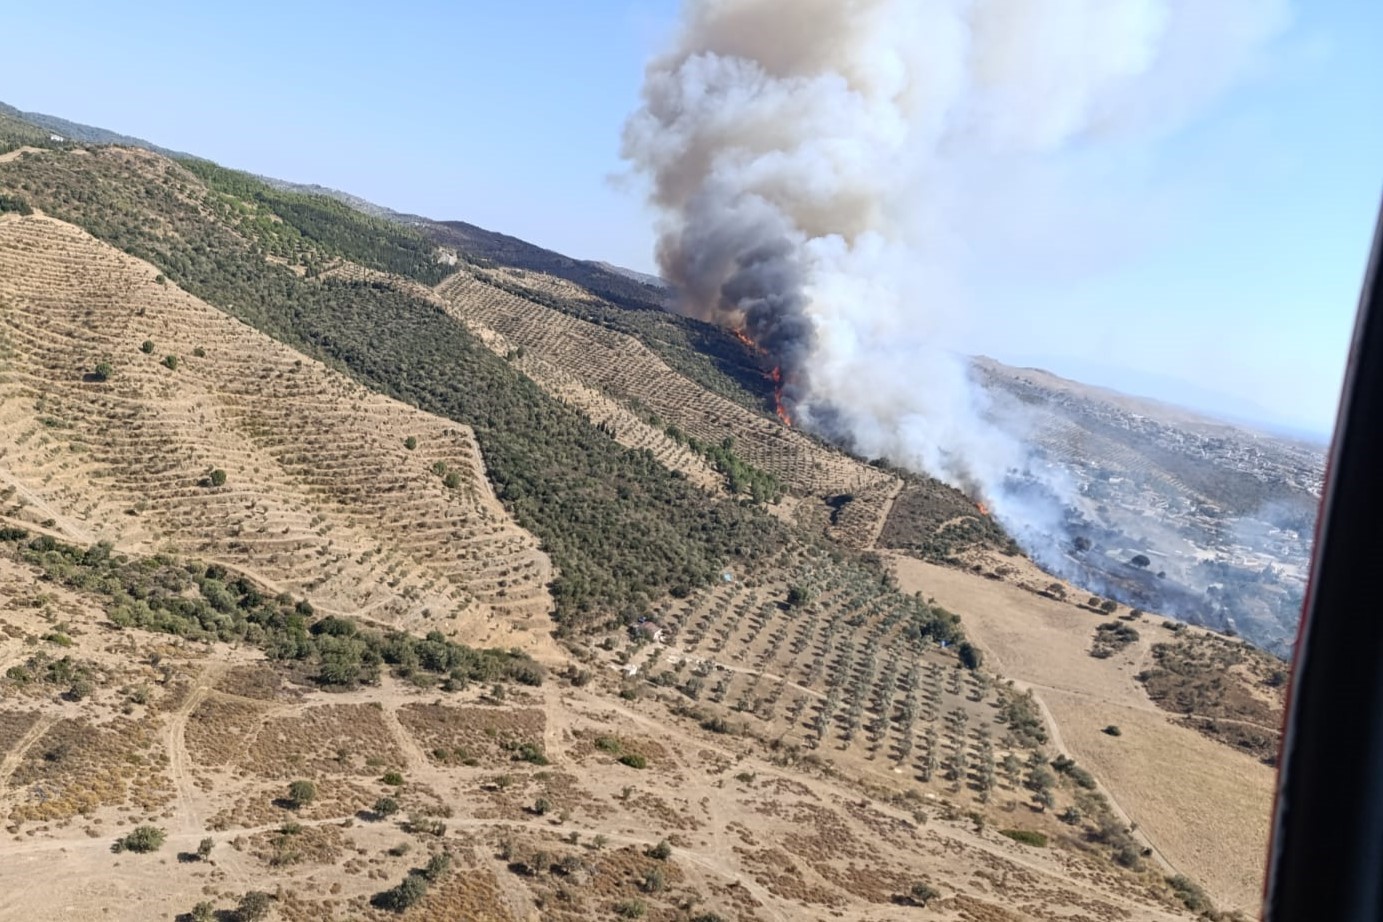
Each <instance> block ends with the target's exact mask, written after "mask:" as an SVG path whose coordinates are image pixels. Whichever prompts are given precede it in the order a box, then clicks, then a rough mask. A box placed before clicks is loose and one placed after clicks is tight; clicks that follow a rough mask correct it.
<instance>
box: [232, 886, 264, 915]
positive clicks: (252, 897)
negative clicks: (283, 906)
mask: <svg viewBox="0 0 1383 922" xmlns="http://www.w3.org/2000/svg"><path fill="white" fill-rule="evenodd" d="M271 899H272V897H270V896H269V894H267V893H265V892H264V891H263V890H251V891H250V892H249V893H246V894H245V895H244V896H242V897H241V898H240V902H239V903H237V904H236V905H235V918H236V922H258V920H260V919H264V918H267V917H268V915H269V906H270V900H271Z"/></svg>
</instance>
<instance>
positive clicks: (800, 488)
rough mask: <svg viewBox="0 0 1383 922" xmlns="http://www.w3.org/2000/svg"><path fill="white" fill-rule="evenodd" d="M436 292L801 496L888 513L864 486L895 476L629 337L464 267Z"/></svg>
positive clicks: (470, 319)
mask: <svg viewBox="0 0 1383 922" xmlns="http://www.w3.org/2000/svg"><path fill="white" fill-rule="evenodd" d="M438 293H439V294H440V295H441V296H442V298H443V299H444V300H445V302H446V303H447V304H448V306H449V308H450V309H451V311H452V312H453V313H454V314H455V315H456V316H457V317H459V318H460V319H462V320H463V321H465V322H467V323H469V324H472V325H478V326H481V327H485V328H488V329H490V330H493V331H495V332H496V333H498V334H500V335H501V336H503V337H504V339H505V340H506V341H507V342H508V343H509V344H510V345H511V346H512V347H513V348H515V349H518V348H522V349H523V350H524V352H525V355H527V354H530V353H531V354H533V355H535V356H536V357H537V358H539V359H541V360H543V361H545V362H548V363H550V364H552V365H554V366H556V367H558V368H560V369H562V370H564V371H565V372H567V373H568V374H571V375H573V376H574V377H575V378H576V379H578V380H579V381H581V382H584V383H586V384H588V385H590V386H594V387H597V388H599V389H600V390H601V391H603V392H604V393H605V394H607V395H609V396H610V397H612V398H614V399H616V400H619V401H621V402H625V403H629V402H634V401H637V402H638V403H639V404H641V405H642V406H644V407H647V408H648V409H649V410H650V411H651V412H652V413H654V414H656V416H657V417H658V418H659V419H661V420H664V421H666V422H669V423H674V424H675V425H676V426H678V428H680V429H681V430H682V431H684V432H686V433H687V434H689V435H691V436H694V437H695V438H697V439H701V440H703V441H706V442H710V443H712V444H718V443H719V442H720V441H721V440H722V439H724V438H726V437H727V436H729V437H731V438H733V439H734V442H735V445H736V446H737V447H736V452H737V453H738V454H739V455H741V456H742V457H743V458H744V460H745V461H746V462H748V463H749V464H751V465H753V466H755V467H757V468H760V469H762V470H765V471H768V472H769V473H771V474H773V475H774V476H775V477H777V478H778V479H779V480H781V481H782V482H783V483H785V484H787V485H788V487H789V488H790V489H791V490H792V491H794V492H796V493H798V494H799V495H813V496H827V495H835V494H841V493H851V494H855V495H858V496H860V497H861V500H860V502H861V505H860V507H859V511H860V512H863V511H864V509H865V507H866V506H868V505H870V504H871V503H875V504H877V505H878V506H879V508H878V509H877V512H876V516H877V517H882V515H883V514H884V511H885V509H884V508H883V502H882V498H883V497H884V496H886V495H887V494H886V492H880V491H871V490H869V489H868V488H870V487H873V486H877V485H879V484H886V483H888V482H889V481H891V480H892V479H893V478H892V475H890V474H887V473H886V472H883V471H880V470H878V469H877V468H874V467H870V466H869V465H867V464H864V463H862V462H859V461H856V460H854V459H852V458H849V457H848V456H846V455H844V454H842V453H840V452H839V451H836V450H833V449H830V448H828V447H826V446H823V445H820V444H818V443H817V442H815V441H813V440H812V439H811V438H809V437H807V436H806V435H804V434H802V433H800V432H798V431H796V430H793V429H790V428H788V427H786V426H784V425H782V424H781V423H780V422H778V421H777V420H775V419H772V418H770V417H768V416H761V415H757V414H755V413H753V412H751V411H749V410H747V409H745V408H744V407H741V406H739V405H738V404H736V403H733V402H732V401H730V400H728V399H726V398H724V397H720V396H718V395H716V394H712V393H710V392H708V391H706V390H705V389H704V388H702V387H700V386H699V385H697V384H696V383H695V382H693V381H691V380H690V379H688V378H686V377H684V376H682V375H680V374H678V373H677V372H675V371H673V370H672V369H671V368H669V367H668V366H667V364H666V363H665V362H663V360H662V359H660V358H659V357H658V356H656V355H655V354H654V353H653V352H652V351H651V350H649V349H648V348H647V347H646V346H644V345H643V344H642V343H640V342H638V341H637V340H636V339H634V338H633V337H630V336H626V335H623V334H620V333H616V332H613V331H611V330H608V329H605V328H603V327H601V326H598V325H596V324H593V323H590V322H587V321H584V320H581V319H579V318H577V317H573V316H571V315H568V314H564V313H561V312H559V311H555V310H552V309H550V308H547V307H544V306H542V305H540V304H537V303H534V302H532V301H527V300H525V299H523V298H520V297H518V296H516V295H512V294H509V293H508V292H505V291H502V290H500V289H499V288H496V287H494V286H492V285H489V284H487V283H486V282H484V281H483V280H481V279H480V278H477V277H476V276H474V275H469V274H467V273H465V272H458V273H457V274H455V275H454V276H452V277H451V278H450V279H448V280H447V281H446V282H444V283H443V284H442V285H441V286H439V288H438ZM876 494H877V496H876ZM861 530H862V531H867V529H861Z"/></svg>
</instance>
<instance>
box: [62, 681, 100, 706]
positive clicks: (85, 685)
mask: <svg viewBox="0 0 1383 922" xmlns="http://www.w3.org/2000/svg"><path fill="white" fill-rule="evenodd" d="M95 690H96V686H95V685H93V684H92V682H91V680H90V679H86V678H79V679H77V680H76V681H75V682H73V683H72V687H71V688H69V689H68V690H67V694H68V697H70V698H71V699H72V700H73V701H81V700H82V699H83V698H87V697H90V695H91V693H92V692H94V691H95Z"/></svg>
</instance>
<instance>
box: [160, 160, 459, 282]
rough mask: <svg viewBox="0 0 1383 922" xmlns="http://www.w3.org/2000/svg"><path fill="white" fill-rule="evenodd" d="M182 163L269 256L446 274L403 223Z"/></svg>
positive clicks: (422, 276)
mask: <svg viewBox="0 0 1383 922" xmlns="http://www.w3.org/2000/svg"><path fill="white" fill-rule="evenodd" d="M179 162H180V163H181V164H182V165H183V166H184V167H186V168H187V169H188V170H189V171H190V172H192V173H193V174H194V175H195V176H197V177H198V178H199V179H201V180H202V182H203V183H205V184H206V186H207V188H208V189H210V190H212V191H213V192H214V193H217V194H216V195H215V196H213V197H212V201H213V202H214V203H215V204H216V205H217V206H219V211H218V217H220V218H221V219H222V220H225V221H226V222H228V223H230V224H231V225H232V226H234V227H236V228H237V229H238V230H240V231H241V233H244V234H245V235H246V236H248V237H249V238H250V239H251V240H253V241H254V242H255V243H257V244H258V245H259V246H261V247H263V248H264V250H265V251H266V252H267V253H270V254H271V255H274V256H281V257H283V258H284V259H287V260H289V261H290V262H295V263H300V264H301V263H306V264H308V265H309V266H311V265H312V263H313V261H314V260H313V257H314V256H316V257H319V258H320V257H321V256H341V257H344V258H346V259H349V260H352V261H354V262H358V263H360V264H361V265H363V266H368V267H369V268H371V269H379V270H380V271H382V272H392V273H394V274H396V275H403V276H407V277H408V278H412V279H416V280H418V281H420V282H423V283H424V284H428V285H435V284H437V283H438V282H440V281H441V280H442V279H444V278H446V276H447V274H448V271H449V270H448V267H447V266H445V265H444V264H442V263H440V262H438V261H437V259H436V258H435V256H434V252H435V249H436V248H435V247H434V246H433V245H432V244H431V243H430V242H428V241H427V240H424V239H423V237H422V236H421V235H419V234H418V233H417V232H416V231H413V230H410V229H408V228H406V227H403V226H402V225H399V224H395V223H392V222H390V221H385V220H383V219H380V218H372V217H370V216H368V215H365V214H361V213H360V212H358V211H356V210H355V209H353V208H351V207H349V206H347V205H345V204H343V203H341V202H338V201H336V200H335V199H331V198H327V197H325V196H321V195H303V194H301V193H298V192H288V191H285V190H281V189H275V188H273V187H272V186H269V185H266V184H265V183H264V182H262V181H261V180H259V179H256V178H255V177H253V176H250V175H249V174H248V173H240V172H237V171H235V170H228V169H226V168H225V167H221V166H217V165H216V164H214V163H212V162H211V161H209V160H193V159H187V160H182V161H179Z"/></svg>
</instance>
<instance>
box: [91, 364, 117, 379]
mask: <svg viewBox="0 0 1383 922" xmlns="http://www.w3.org/2000/svg"><path fill="white" fill-rule="evenodd" d="M113 374H115V369H114V368H113V367H112V366H111V364H110V362H97V363H96V367H95V368H94V369H93V370H92V372H91V376H92V377H93V378H95V379H96V380H97V381H109V380H110V376H111V375H113Z"/></svg>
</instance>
